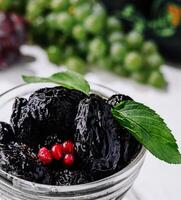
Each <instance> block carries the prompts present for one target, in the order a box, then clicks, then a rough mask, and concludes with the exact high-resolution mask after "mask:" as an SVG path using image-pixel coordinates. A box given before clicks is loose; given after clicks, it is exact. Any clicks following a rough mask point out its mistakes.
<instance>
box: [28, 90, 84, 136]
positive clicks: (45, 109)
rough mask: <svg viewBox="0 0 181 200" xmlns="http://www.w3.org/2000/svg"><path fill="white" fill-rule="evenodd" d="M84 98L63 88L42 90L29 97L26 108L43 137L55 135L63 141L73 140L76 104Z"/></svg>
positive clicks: (79, 93) (82, 94)
mask: <svg viewBox="0 0 181 200" xmlns="http://www.w3.org/2000/svg"><path fill="white" fill-rule="evenodd" d="M85 97H86V95H85V94H84V93H82V92H80V91H77V90H70V89H66V88H64V87H54V88H43V89H40V90H38V91H36V92H35V93H34V94H33V95H31V96H30V98H29V101H28V107H29V110H30V113H31V116H32V118H33V119H34V120H35V121H36V123H37V125H38V127H39V129H40V130H39V131H40V132H43V134H44V137H47V136H48V135H51V134H55V133H56V134H57V136H58V137H60V139H62V140H65V139H68V138H69V139H70V138H73V134H74V123H73V122H74V119H75V116H76V113H77V109H78V104H79V102H80V100H82V99H83V98H85Z"/></svg>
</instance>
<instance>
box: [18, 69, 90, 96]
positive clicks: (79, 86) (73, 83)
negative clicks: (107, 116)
mask: <svg viewBox="0 0 181 200" xmlns="http://www.w3.org/2000/svg"><path fill="white" fill-rule="evenodd" d="M22 78H23V80H24V81H25V82H26V83H42V82H44V83H45V82H46V83H48V82H51V83H55V84H58V85H61V86H64V87H66V88H68V89H75V90H79V91H81V92H83V93H86V94H89V92H90V85H89V83H88V82H87V81H86V80H85V79H84V78H83V76H82V75H80V74H78V73H76V72H72V71H65V72H58V73H55V74H53V75H51V76H50V77H47V78H44V77H37V76H25V75H23V76H22Z"/></svg>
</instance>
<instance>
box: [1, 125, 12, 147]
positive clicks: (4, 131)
mask: <svg viewBox="0 0 181 200" xmlns="http://www.w3.org/2000/svg"><path fill="white" fill-rule="evenodd" d="M13 139H14V133H13V130H12V128H11V126H10V125H9V124H8V123H5V122H0V144H4V143H8V142H10V141H12V140H13Z"/></svg>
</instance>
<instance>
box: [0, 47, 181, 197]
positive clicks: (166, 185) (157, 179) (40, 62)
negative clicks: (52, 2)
mask: <svg viewBox="0 0 181 200" xmlns="http://www.w3.org/2000/svg"><path fill="white" fill-rule="evenodd" d="M22 52H23V53H24V54H26V55H29V56H28V57H26V59H24V61H23V62H21V63H20V64H17V66H14V67H12V68H9V69H7V70H5V71H0V93H2V92H4V91H6V90H8V89H10V88H12V87H14V86H17V85H19V84H21V83H23V81H22V80H21V75H22V74H30V75H41V76H47V75H50V74H51V73H54V72H57V71H59V70H60V68H57V67H56V66H54V65H53V64H50V63H49V62H48V59H47V57H46V55H45V53H44V52H43V50H41V49H40V48H38V47H30V46H29V47H28V46H24V47H23V48H22ZM32 57H34V58H35V60H34V61H33V59H32ZM163 71H164V73H165V76H166V77H167V80H168V82H169V87H168V90H167V91H166V92H163V91H162V92H161V91H158V90H155V89H153V88H149V87H145V86H141V85H139V84H135V82H133V81H131V80H127V79H124V78H120V77H118V76H116V75H112V74H109V73H107V72H103V71H92V72H89V73H88V74H87V75H86V78H87V80H89V81H93V82H96V83H101V84H102V85H105V86H108V87H110V88H112V89H114V90H116V91H118V92H120V93H123V94H128V95H130V96H131V97H132V98H134V99H135V100H137V101H140V102H143V103H145V104H146V105H148V106H150V107H152V108H153V109H155V110H156V111H157V112H158V113H159V114H160V115H161V116H162V117H163V118H164V119H165V121H166V123H167V124H168V126H169V127H170V129H172V130H173V133H174V135H175V137H176V139H177V142H178V144H179V146H180V147H181V66H180V69H179V68H177V69H176V68H173V67H170V66H164V67H163ZM180 149H181V148H180ZM133 192H134V193H135V196H137V199H138V200H180V199H181V165H177V166H176V165H169V164H166V163H164V162H161V161H160V160H157V159H156V158H155V157H153V156H152V155H151V154H150V153H148V154H147V157H146V160H145V163H144V166H143V168H142V170H141V173H140V175H139V177H138V178H137V180H136V182H135V184H134V187H133ZM135 196H134V197H135ZM129 199H131V195H130V198H129ZM134 199H135V198H134Z"/></svg>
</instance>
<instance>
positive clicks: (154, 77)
mask: <svg viewBox="0 0 181 200" xmlns="http://www.w3.org/2000/svg"><path fill="white" fill-rule="evenodd" d="M148 84H149V85H152V86H154V87H157V88H165V87H166V85H167V83H166V81H165V78H164V76H163V74H162V73H161V72H160V71H153V72H151V74H150V76H149V78H148Z"/></svg>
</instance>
